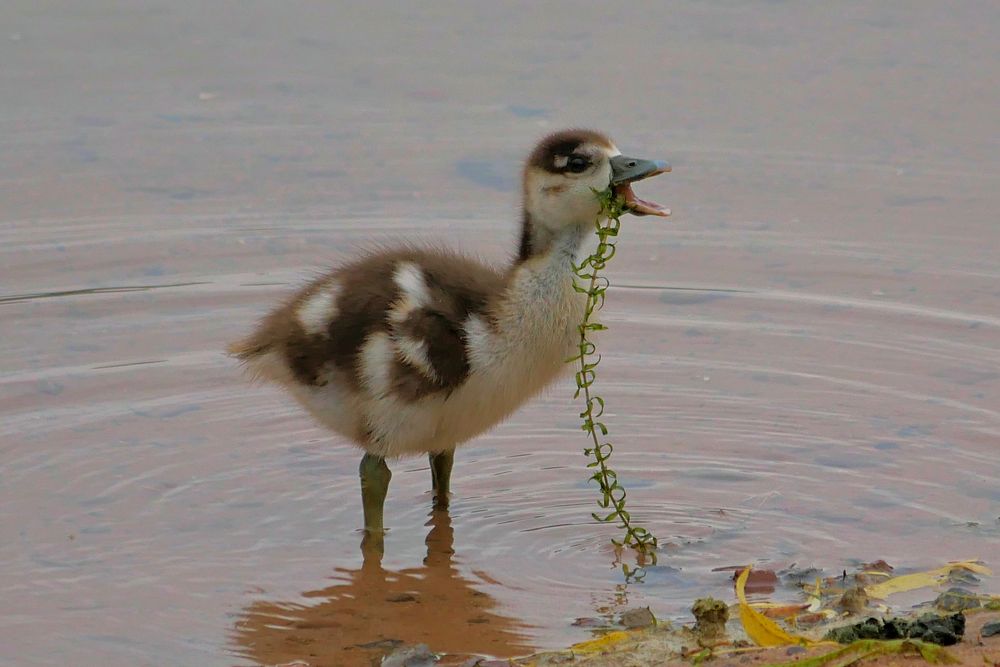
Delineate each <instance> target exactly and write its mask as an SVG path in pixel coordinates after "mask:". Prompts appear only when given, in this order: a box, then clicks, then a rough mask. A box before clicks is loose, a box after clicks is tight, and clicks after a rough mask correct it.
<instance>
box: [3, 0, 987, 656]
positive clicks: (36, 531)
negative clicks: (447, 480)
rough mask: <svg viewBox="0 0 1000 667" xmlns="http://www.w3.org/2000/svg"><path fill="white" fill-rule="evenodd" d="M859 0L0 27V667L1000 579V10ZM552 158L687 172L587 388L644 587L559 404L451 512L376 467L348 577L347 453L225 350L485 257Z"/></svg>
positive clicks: (352, 497) (282, 649) (285, 646)
mask: <svg viewBox="0 0 1000 667" xmlns="http://www.w3.org/2000/svg"><path fill="white" fill-rule="evenodd" d="M871 5H872V6H868V7H865V6H861V5H850V6H848V5H843V4H840V3H837V4H830V5H828V6H827V5H815V4H813V5H803V4H797V3H774V2H729V3H715V4H707V3H696V2H689V3H680V2H678V3H649V5H648V6H644V5H643V4H642V3H628V4H625V5H621V6H612V5H610V4H608V3H606V2H593V3H579V2H574V3H572V4H570V3H567V4H563V5H559V4H547V5H536V4H535V3H523V4H512V3H495V4H486V3H474V4H471V5H454V4H450V3H443V2H431V3H421V4H420V5H419V6H417V5H413V6H412V7H411V8H408V9H399V8H396V7H394V6H393V5H391V4H384V5H367V6H366V7H364V8H361V7H357V6H355V7H347V6H346V5H335V4H318V3H281V4H280V5H279V4H273V3H257V2H217V3H211V4H208V5H206V4H204V3H195V2H190V1H189V0H182V1H178V0H173V1H172V2H169V3H168V2H155V3H145V4H144V5H143V6H142V8H138V7H126V6H123V5H120V4H119V3H111V2H108V1H106V0H94V1H93V2H88V3H64V4H63V5H62V6H61V7H58V8H57V7H55V6H53V5H45V6H42V5H37V4H36V3H32V2H28V1H27V0H8V2H5V3H4V4H3V7H2V8H0V26H2V31H0V62H2V63H3V65H2V66H0V457H2V458H0V665H2V666H3V667H8V666H14V665H16V666H18V667H20V666H22V665H66V664H74V665H108V666H119V665H120V666H128V667H134V666H136V665H167V664H179V665H193V664H197V665H230V664H275V663H280V662H289V661H292V660H296V659H297V660H302V661H304V662H306V663H307V664H311V665H350V664H368V661H369V660H371V658H372V657H373V656H376V655H377V654H378V651H379V646H388V645H392V644H394V643H395V642H393V641H389V640H397V641H404V642H407V643H413V642H420V641H424V642H427V643H429V644H430V646H431V648H432V649H435V650H438V651H447V652H452V653H486V654H492V655H511V654H518V653H525V652H528V651H530V650H533V649H536V648H552V647H557V646H561V645H565V644H567V643H570V642H574V641H578V640H581V639H584V638H586V637H587V636H588V635H587V631H586V630H585V629H583V628H579V627H574V626H573V625H572V622H573V620H574V619H575V618H577V617H581V616H595V615H600V614H602V613H609V612H610V611H613V610H615V609H620V608H622V607H624V606H626V605H646V604H648V605H650V606H651V607H652V608H653V610H654V611H655V612H656V613H657V614H658V615H660V616H661V617H671V616H677V617H681V616H683V614H684V611H685V609H686V608H687V607H688V606H689V605H690V602H691V601H692V600H693V599H694V598H695V597H699V596H702V595H705V594H713V595H717V596H719V597H722V598H723V599H727V600H729V599H731V589H730V583H729V582H728V581H727V576H726V573H718V572H715V573H713V572H712V569H713V568H715V567H719V566H725V565H733V564H738V563H746V562H754V563H759V564H766V565H768V566H772V567H782V566H786V565H789V564H791V563H797V564H798V565H799V566H817V567H821V568H824V569H825V570H826V571H827V572H831V573H832V572H838V571H840V570H841V569H843V568H850V567H851V566H852V565H853V564H855V563H856V562H857V561H858V560H862V561H863V560H874V559H878V558H882V559H885V560H887V561H889V562H890V563H892V564H894V565H896V566H897V567H899V568H924V567H937V566H939V565H941V564H942V563H943V562H944V561H947V560H950V559H958V558H975V557H979V558H983V559H985V560H986V561H987V562H988V563H989V564H991V565H993V566H998V565H1000V524H998V518H1000V224H998V223H1000V221H998V217H997V211H998V210H1000V195H998V192H1000V157H998V155H1000V142H998V134H997V121H996V118H997V109H998V108H1000V92H998V88H997V86H996V83H995V82H996V80H997V77H998V74H1000V66H998V64H1000V52H998V49H997V42H996V39H995V35H996V31H997V29H998V28H1000V8H998V7H997V5H996V4H995V3H988V2H982V3H975V2H968V3H962V4H959V5H951V6H948V7H945V6H944V5H941V4H939V3H936V2H933V1H926V2H912V1H911V0H905V1H904V0H898V1H896V2H883V3H871ZM571 124H581V125H589V126H595V127H598V128H601V129H605V130H607V131H609V132H611V133H612V134H613V135H614V136H615V138H616V139H617V141H618V143H619V145H620V146H621V147H622V149H623V150H625V151H626V152H629V153H634V154H637V155H640V156H646V157H651V158H663V159H668V160H670V161H671V162H672V163H673V164H674V172H673V173H672V174H670V175H669V176H664V177H661V178H659V179H656V180H654V181H650V182H648V183H644V184H643V185H642V186H640V187H639V188H638V189H639V191H640V195H642V196H646V197H648V198H651V199H654V200H656V201H659V202H661V203H663V204H665V205H668V206H670V207H671V208H672V209H673V211H674V216H673V217H672V218H671V219H669V220H667V221H659V220H652V221H651V220H649V219H644V220H640V219H636V218H631V219H627V220H626V221H625V223H626V226H625V229H624V233H623V238H622V241H621V245H620V249H619V255H618V256H617V257H616V259H615V261H614V263H613V265H612V268H611V275H612V279H613V282H614V285H615V288H614V289H613V291H612V292H611V293H610V294H609V300H608V306H607V308H606V310H605V312H604V319H605V321H606V323H607V324H609V325H610V326H611V331H610V332H609V333H608V334H607V335H606V336H605V337H604V338H603V339H602V341H601V351H602V353H603V355H604V362H603V364H602V366H601V372H600V379H599V386H600V393H601V394H602V395H603V396H604V397H605V399H606V400H607V402H608V407H609V413H610V415H611V416H610V417H609V419H608V422H609V424H610V426H611V429H612V434H613V436H614V439H615V442H617V443H618V446H619V448H618V449H617V450H616V452H615V466H616V467H617V469H618V470H619V471H620V473H621V474H622V477H623V480H624V482H625V484H626V486H627V487H628V489H629V491H630V495H629V501H630V506H631V507H632V508H633V515H634V516H635V517H637V518H638V519H639V520H640V521H641V522H642V523H643V524H645V525H647V526H648V527H649V528H650V529H652V530H653V531H654V532H655V533H656V534H657V535H659V536H660V538H661V541H662V542H663V543H664V544H665V545H666V548H665V549H664V552H663V554H662V555H661V558H660V561H659V565H658V566H656V567H653V568H650V569H649V570H648V571H647V574H646V577H645V580H644V582H643V583H641V584H628V585H626V584H625V583H624V581H623V578H622V574H621V571H620V569H619V568H618V566H617V565H616V564H615V562H614V553H613V552H612V550H611V549H610V548H609V546H610V545H609V540H610V538H611V537H614V536H615V533H614V531H613V530H611V529H610V528H608V527H606V526H601V525H598V524H595V523H594V522H593V521H592V520H591V519H590V517H589V513H590V511H591V510H592V509H593V503H594V501H595V499H596V498H597V493H596V490H595V489H594V488H593V487H592V486H589V485H588V484H587V482H586V478H587V472H586V470H585V468H584V466H585V463H586V460H585V458H584V456H583V454H582V448H583V447H584V446H585V441H584V439H583V437H582V434H581V433H580V432H579V430H578V428H577V420H576V412H577V408H576V407H575V405H574V404H573V402H572V400H571V397H572V387H571V386H570V385H569V384H568V383H563V384H561V385H559V386H558V387H555V388H554V389H553V390H552V391H551V392H550V393H549V394H547V395H546V396H545V397H544V398H542V399H541V400H538V401H536V402H534V403H533V404H532V405H530V406H529V407H527V408H526V409H524V410H523V411H521V412H520V413H518V415H517V416H516V417H515V418H514V419H512V420H511V421H510V423H508V424H505V425H503V426H501V427H499V428H497V429H496V430H494V431H493V432H492V433H490V434H489V435H486V436H484V437H481V438H479V439H477V440H476V441H474V442H472V443H470V444H469V445H468V446H467V447H466V448H465V449H463V450H461V451H460V453H459V455H458V457H457V464H456V470H455V479H454V492H455V494H454V502H453V506H452V510H451V513H450V517H442V516H430V515H429V512H430V499H429V493H428V489H429V482H430V479H429V472H428V470H427V468H426V464H425V461H424V460H422V459H412V460H404V461H400V462H398V463H397V464H395V466H394V472H395V476H394V478H393V481H392V487H391V490H390V496H389V500H388V504H387V508H386V516H387V521H388V524H389V525H390V526H391V532H390V533H389V535H388V537H387V540H386V554H385V557H384V559H383V561H382V563H381V564H379V563H377V562H373V561H371V560H369V562H368V563H367V564H363V562H362V555H361V551H360V550H359V542H360V537H361V536H360V534H359V533H358V532H357V528H358V526H359V525H360V502H359V494H358V484H357V463H358V454H357V452H355V451H353V450H352V449H351V448H350V447H348V446H347V445H346V444H345V443H343V442H341V441H339V440H338V439H336V438H334V437H331V436H329V435H327V434H326V433H324V432H322V431H320V430H319V429H317V428H316V427H314V426H313V425H312V424H311V423H310V422H309V421H307V420H306V419H305V418H304V417H302V416H301V415H300V413H299V412H298V410H297V409H296V408H295V407H294V406H293V405H292V404H291V402H290V401H289V400H287V399H286V398H284V397H283V396H282V395H280V394H279V393H277V392H276V391H274V390H272V389H269V388H255V387H250V386H247V385H246V384H245V382H244V381H243V379H242V378H241V376H240V374H239V372H238V370H237V369H236V367H235V365H234V364H233V362H232V361H231V360H229V359H227V358H226V357H224V356H223V354H222V350H223V348H224V346H225V343H226V342H227V341H228V340H230V339H232V338H233V337H235V336H238V335H239V334H241V333H243V332H245V331H246V330H247V329H248V327H249V326H250V325H251V324H252V322H253V321H254V320H255V318H256V317H258V316H259V315H261V314H262V313H263V312H264V311H265V310H266V309H267V308H268V307H269V305H270V304H271V303H273V302H274V300H275V299H277V298H279V297H280V296H281V295H283V294H286V293H287V292H288V291H289V290H290V289H291V288H292V287H293V286H294V285H296V284H298V283H299V282H301V281H302V280H303V279H305V278H306V277H308V276H309V275H311V273H312V272H313V271H315V270H319V269H322V268H324V267H326V266H328V265H329V264H331V263H334V262H337V261H339V260H341V259H343V258H345V257H348V256H351V253H352V252H354V251H356V250H357V249H358V248H362V247H365V245H366V244H370V243H371V241H372V240H375V241H391V240H393V239H397V238H404V237H405V238H408V239H418V240H424V241H433V242H441V243H447V244H450V245H457V246H460V247H463V248H466V249H468V250H469V251H470V252H476V253H480V254H481V255H483V256H485V257H487V258H490V259H493V260H496V261H502V260H503V259H504V258H506V257H509V256H510V255H511V253H512V250H513V245H514V239H515V230H514V226H513V221H514V220H515V219H516V215H517V197H518V194H517V192H516V184H517V182H518V181H517V169H518V160H519V159H520V157H521V155H522V153H524V151H526V150H527V149H528V148H529V147H530V146H531V144H532V143H533V141H534V140H535V139H536V138H537V137H538V136H539V135H540V134H542V133H544V132H545V131H547V130H550V129H556V128H559V127H562V126H565V125H571ZM425 539H427V541H428V544H425ZM980 590H982V591H984V592H993V593H997V592H1000V583H998V582H997V580H989V579H987V580H984V582H983V583H982V585H981V587H980ZM373 642H374V644H373ZM379 642H381V644H379ZM366 644H368V645H369V647H368V648H365V647H359V645H366Z"/></svg>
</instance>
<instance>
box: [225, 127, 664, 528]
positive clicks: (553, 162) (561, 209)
mask: <svg viewBox="0 0 1000 667" xmlns="http://www.w3.org/2000/svg"><path fill="white" fill-rule="evenodd" d="M669 169H670V167H669V166H668V165H667V164H666V163H665V162H655V161H652V160H640V159H636V158H628V157H625V156H623V155H622V154H621V153H620V152H619V151H618V149H617V148H616V147H615V145H614V144H613V143H612V142H611V140H610V139H608V138H607V137H605V136H603V135H601V134H598V133H596V132H588V131H582V130H568V131H563V132H557V133H556V134H553V135H551V136H549V137H547V138H546V139H545V140H543V141H542V142H541V143H540V144H539V145H538V146H537V147H536V148H535V150H534V151H533V152H532V153H531V155H530V156H529V157H528V161H527V163H526V165H525V169H524V179H523V191H524V210H523V213H522V218H521V241H520V245H519V247H518V250H517V256H516V258H515V260H514V261H513V262H512V263H511V264H510V266H508V267H507V268H506V269H504V270H502V271H501V270H497V269H495V268H493V267H490V266H486V265H484V264H482V263H480V262H477V261H474V260H472V259H469V258H465V257H462V256H460V255H458V254H456V253H454V252H451V251H447V250H442V249H415V248H413V247H407V246H403V247H401V248H398V249H395V250H386V251H383V252H379V253H375V254H372V255H369V256H367V257H364V258H361V259H359V260H357V261H355V262H352V263H350V264H347V265H346V266H343V267H341V268H340V269H337V270H335V271H332V272H331V273H328V274H326V275H325V276H322V277H320V278H318V279H316V280H314V281H313V282H312V283H310V284H309V285H307V286H306V287H305V288H304V289H302V290H300V291H299V292H298V294H295V295H294V296H292V297H291V298H290V299H289V300H288V301H287V302H286V303H285V304H284V305H282V306H281V307H279V308H278V309H277V310H275V311H274V312H272V313H271V314H270V315H269V316H268V317H267V318H265V319H264V321H263V322H262V323H261V325H260V326H259V327H258V328H257V330H256V331H254V332H253V333H252V334H251V335H250V336H248V337H247V338H245V339H243V340H241V341H239V342H236V343H234V344H233V345H232V346H231V347H230V352H231V353H232V354H233V355H234V356H236V357H237V358H239V359H240V360H241V361H243V362H244V363H245V364H246V365H247V367H248V369H249V370H250V371H251V372H252V373H253V374H254V375H255V376H257V377H259V378H261V379H265V380H269V381H272V382H276V383H277V384H279V385H281V386H283V387H284V388H285V389H287V390H288V392H289V393H290V394H291V395H292V396H293V397H294V398H295V399H296V400H297V401H299V403H301V404H302V406H303V407H304V408H305V409H306V410H307V411H308V412H309V413H310V414H311V415H312V416H313V417H315V418H316V420H317V421H318V422H319V423H320V424H322V425H323V426H325V427H327V428H329V429H330V430H332V431H334V432H335V433H338V434H340V435H342V436H344V437H345V438H347V439H349V440H350V441H351V442H353V443H354V444H356V445H357V446H358V447H360V448H361V449H364V450H365V452H366V453H365V455H364V458H362V460H361V468H360V473H361V496H362V505H363V508H364V515H365V529H366V530H368V531H369V532H371V533H381V532H382V530H383V517H382V508H383V503H384V501H385V496H386V492H387V490H388V486H389V479H390V477H391V476H392V474H391V473H390V471H389V467H388V466H387V465H386V459H387V458H389V459H391V458H395V457H398V456H402V455H405V454H416V453H428V454H429V455H430V460H431V472H432V483H433V488H434V495H435V500H436V504H437V505H438V507H444V506H445V505H447V502H448V488H449V481H450V476H451V468H452V457H453V454H454V451H455V448H456V447H457V446H458V445H460V444H462V443H463V442H465V441H467V440H469V439H470V438H473V437H475V436H476V435H478V434H480V433H482V432H483V431H485V430H486V429H489V428H492V427H493V426H494V425H495V424H497V423H498V422H499V421H501V420H502V419H504V418H505V417H507V416H508V415H510V414H511V413H512V412H513V411H514V410H516V409H517V408H518V407H519V406H521V405H522V404H523V403H524V402H525V401H527V400H528V399H529V398H531V397H532V396H534V395H535V394H537V393H538V392H539V391H540V390H541V389H542V388H543V387H545V386H546V385H547V384H549V383H550V382H552V381H553V380H554V379H555V378H556V377H557V376H558V375H559V374H560V373H561V372H565V371H566V370H568V368H569V367H568V366H567V364H566V363H565V361H566V359H567V358H568V357H570V356H572V353H573V350H575V349H576V347H577V344H578V342H579V332H578V330H577V326H578V324H579V322H580V318H581V315H582V310H583V301H584V297H583V295H581V294H580V293H579V292H578V291H577V290H575V289H574V281H573V277H574V269H573V267H574V263H575V262H576V261H577V255H578V254H579V252H580V248H581V244H582V242H583V241H584V239H585V238H587V237H588V236H589V235H590V234H591V232H592V231H593V227H594V222H595V220H597V218H598V216H600V215H602V210H601V206H600V203H599V202H598V199H597V198H596V197H595V196H594V192H595V191H597V192H603V191H604V190H607V189H608V188H609V187H610V188H614V190H615V192H616V193H617V194H618V195H619V196H621V197H622V199H623V201H624V202H625V205H626V207H627V209H628V211H629V212H631V213H633V214H635V215H666V214H667V211H666V209H664V208H662V207H660V206H658V205H656V204H653V203H651V202H647V201H643V200H642V199H639V198H638V197H636V196H635V193H634V192H633V191H632V187H631V185H630V184H631V183H633V182H634V181H638V180H640V179H643V178H648V177H650V176H654V175H656V174H661V173H663V172H665V171H669Z"/></svg>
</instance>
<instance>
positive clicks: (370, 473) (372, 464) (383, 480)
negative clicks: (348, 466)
mask: <svg viewBox="0 0 1000 667" xmlns="http://www.w3.org/2000/svg"><path fill="white" fill-rule="evenodd" d="M358 472H359V473H360V474H361V506H362V507H363V508H364V512H365V530H366V531H368V532H369V533H379V534H381V533H382V532H384V531H385V528H384V526H383V524H382V508H383V506H384V505H385V495H386V493H388V492H389V480H390V479H392V472H390V470H389V466H387V465H386V464H385V459H383V458H382V457H381V456H373V455H371V454H365V456H364V458H362V459H361V467H360V468H359V469H358Z"/></svg>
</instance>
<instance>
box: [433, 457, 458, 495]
mask: <svg viewBox="0 0 1000 667" xmlns="http://www.w3.org/2000/svg"><path fill="white" fill-rule="evenodd" d="M429 457H430V460H431V484H432V488H433V489H434V507H435V508H437V509H445V508H447V507H448V494H449V493H451V467H452V466H453V465H454V464H455V452H440V453H438V454H430V455H429Z"/></svg>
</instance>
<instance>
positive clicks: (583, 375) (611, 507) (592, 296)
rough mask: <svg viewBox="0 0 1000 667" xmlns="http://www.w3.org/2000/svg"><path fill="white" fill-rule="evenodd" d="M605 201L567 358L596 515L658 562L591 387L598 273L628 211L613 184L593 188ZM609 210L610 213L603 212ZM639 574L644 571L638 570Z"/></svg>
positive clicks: (583, 270)
mask: <svg viewBox="0 0 1000 667" xmlns="http://www.w3.org/2000/svg"><path fill="white" fill-rule="evenodd" d="M594 193H595V195H596V196H597V199H598V201H599V202H600V203H601V213H600V215H598V216H597V220H596V222H595V223H594V224H595V231H596V233H597V239H598V243H597V248H596V249H595V250H594V252H593V254H591V255H590V256H589V257H585V258H584V259H583V261H582V262H581V263H580V265H579V266H576V267H574V269H575V271H576V276H577V279H576V280H574V282H573V286H574V288H575V289H576V291H577V292H581V293H583V294H586V295H587V303H586V307H585V309H584V315H583V321H582V322H580V326H579V331H580V348H579V352H578V353H577V355H576V356H574V357H572V358H571V359H570V360H569V361H570V362H573V363H576V364H577V366H578V368H577V371H576V395H575V396H576V397H577V398H579V397H580V396H581V395H582V396H583V400H584V406H585V407H584V410H583V412H581V413H580V418H581V419H582V420H583V425H582V428H583V430H584V431H585V432H586V433H587V434H588V435H589V436H590V438H591V441H592V442H593V446H592V447H587V448H586V449H584V453H585V454H586V455H587V456H589V457H591V458H592V459H593V460H592V461H591V462H590V463H588V464H587V467H588V468H592V469H593V470H594V474H593V475H591V477H590V479H592V480H594V481H595V482H597V483H598V485H600V487H601V499H600V500H599V501H598V505H600V506H601V508H602V509H604V510H608V511H607V513H604V512H601V513H597V512H594V513H593V516H594V518H595V519H596V520H598V521H601V522H604V523H614V522H617V523H618V527H619V528H621V529H622V530H624V531H625V536H624V538H623V539H622V540H621V541H618V540H612V541H613V542H614V543H615V545H616V546H618V547H626V546H627V547H632V548H633V549H635V550H636V551H638V552H639V555H640V564H641V563H642V562H643V560H642V559H644V558H646V557H649V558H651V559H652V561H653V562H654V563H655V562H656V537H655V536H653V534H652V533H650V532H649V531H648V530H646V529H645V528H643V527H642V526H637V525H635V524H634V523H632V517H631V516H630V515H629V513H628V510H626V509H625V495H626V494H625V487H623V486H622V485H621V482H619V481H618V474H617V473H616V472H615V471H614V470H613V469H612V468H611V466H610V458H611V453H612V452H613V451H614V446H613V445H612V444H611V443H610V442H607V441H606V440H605V438H606V437H607V435H608V428H607V426H605V425H604V422H602V421H601V420H600V419H601V415H602V414H603V413H604V399H603V398H601V397H600V396H598V395H596V394H595V393H594V392H593V385H594V381H595V380H596V379H597V365H598V364H599V363H600V362H601V357H600V355H598V354H597V346H596V345H594V343H593V342H592V341H591V340H590V339H589V338H588V334H589V333H590V332H592V331H602V330H604V329H606V328H607V327H605V326H604V325H603V324H600V323H599V322H596V321H594V316H595V313H596V312H597V311H598V310H600V309H601V307H602V306H604V296H605V292H606V291H607V289H608V286H609V283H608V279H607V278H605V277H604V276H602V275H600V272H601V271H602V270H603V269H604V267H605V266H606V265H607V263H608V261H609V260H610V259H611V258H612V257H614V256H615V242H616V240H617V236H618V230H619V228H620V227H621V222H620V220H619V218H620V217H621V216H622V214H623V213H625V212H626V210H627V209H626V207H625V201H624V199H623V198H622V197H619V196H616V195H615V194H614V193H613V192H612V191H611V190H610V189H608V190H605V191H604V192H597V191H596V190H595V191H594ZM605 216H606V217H605ZM623 570H624V571H625V575H626V577H627V578H630V579H635V578H638V577H635V571H633V570H629V569H628V567H627V566H625V565H623ZM640 576H641V575H640Z"/></svg>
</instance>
